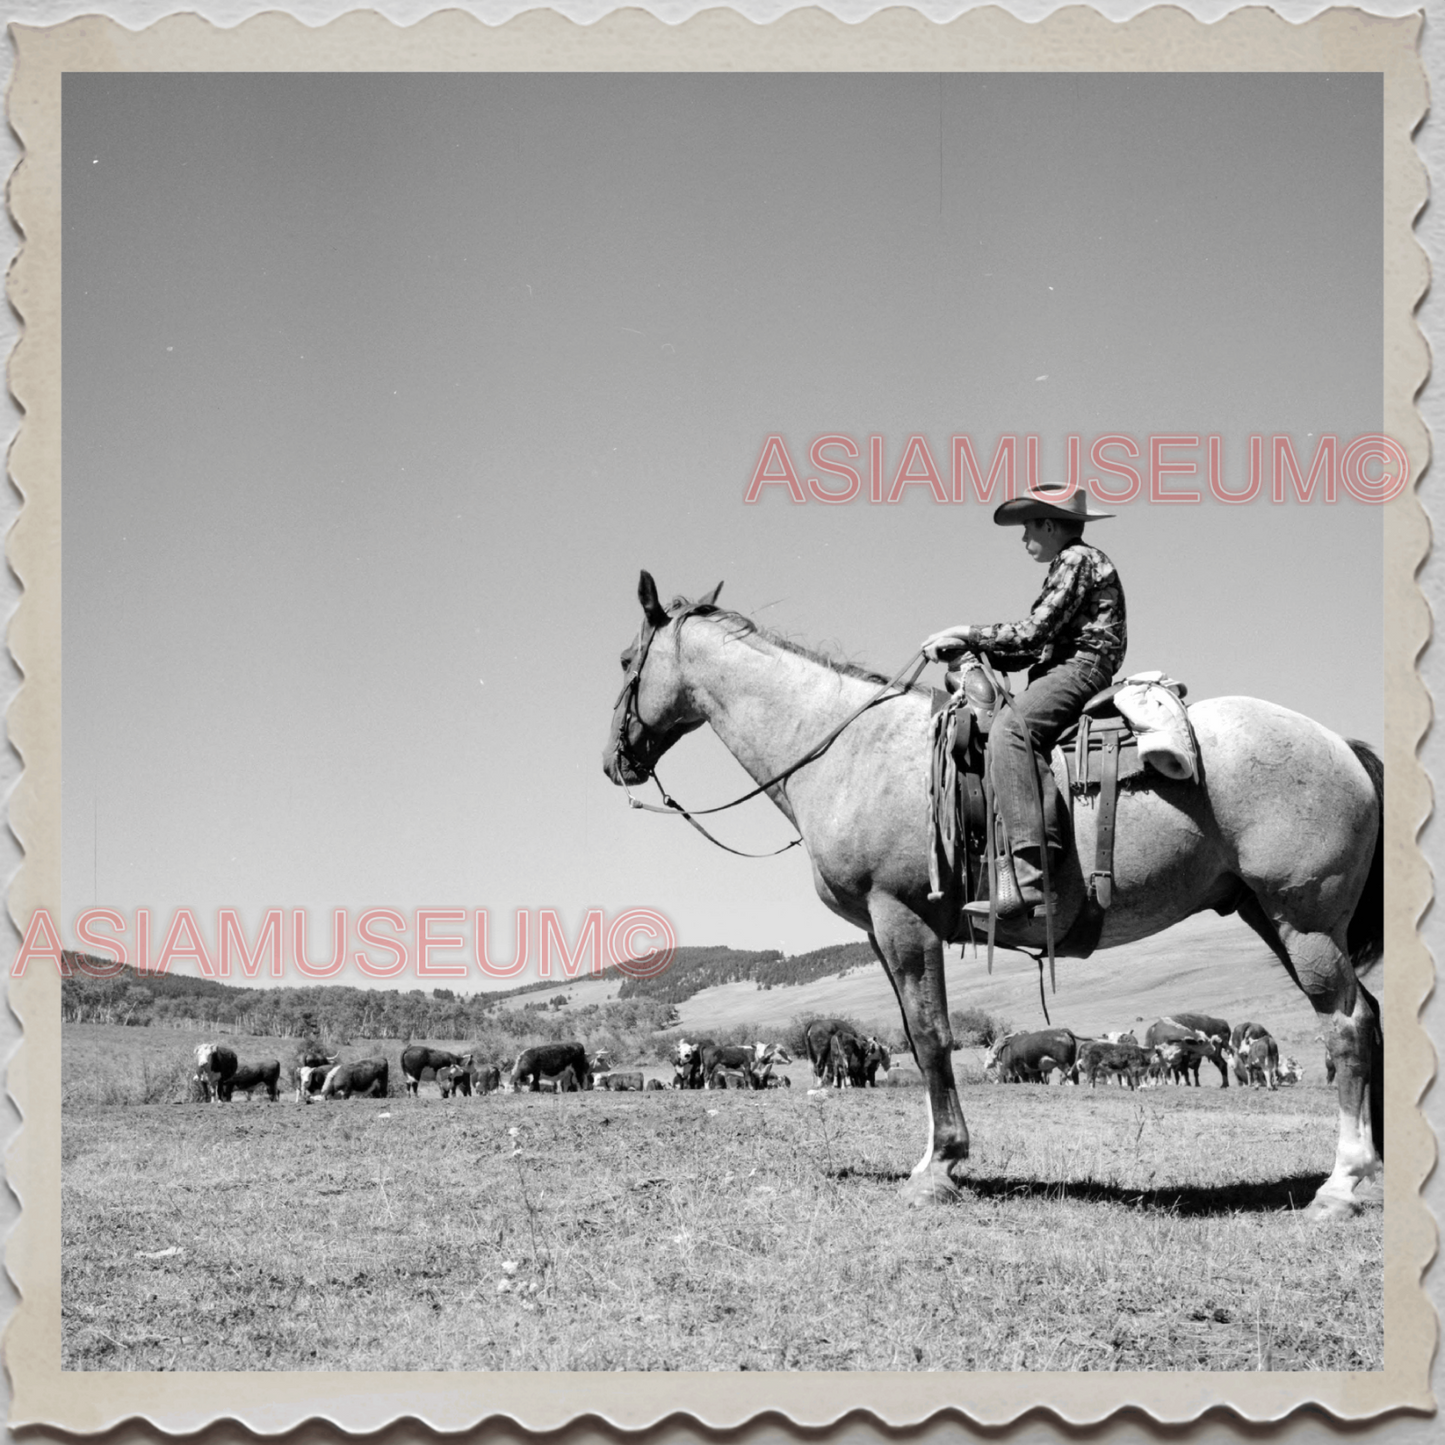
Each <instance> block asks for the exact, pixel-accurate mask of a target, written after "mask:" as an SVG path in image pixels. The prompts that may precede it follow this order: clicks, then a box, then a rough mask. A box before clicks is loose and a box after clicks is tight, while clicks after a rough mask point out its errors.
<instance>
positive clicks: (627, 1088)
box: [596, 1073, 643, 1094]
mask: <svg viewBox="0 0 1445 1445" xmlns="http://www.w3.org/2000/svg"><path fill="white" fill-rule="evenodd" d="M596 1082H597V1087H598V1088H599V1089H610V1090H611V1091H612V1092H613V1093H614V1094H640V1093H641V1092H642V1089H643V1079H642V1075H641V1074H640V1073H634V1074H617V1073H612V1074H604V1075H603V1076H602V1078H600V1079H598V1080H597V1081H596Z"/></svg>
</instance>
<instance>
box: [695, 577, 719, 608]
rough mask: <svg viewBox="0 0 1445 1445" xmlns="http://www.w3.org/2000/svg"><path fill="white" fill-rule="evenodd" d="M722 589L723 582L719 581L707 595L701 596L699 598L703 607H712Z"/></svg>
mask: <svg viewBox="0 0 1445 1445" xmlns="http://www.w3.org/2000/svg"><path fill="white" fill-rule="evenodd" d="M721 591H722V583H721V582H719V583H718V584H717V586H716V587H714V588H713V589H712V591H711V592H709V593H708V594H707V596H706V597H699V598H698V599H697V600H698V602H699V604H701V605H702V606H703V607H711V606H713V604H714V603H715V602H716V601H717V595H718V593H719V592H721Z"/></svg>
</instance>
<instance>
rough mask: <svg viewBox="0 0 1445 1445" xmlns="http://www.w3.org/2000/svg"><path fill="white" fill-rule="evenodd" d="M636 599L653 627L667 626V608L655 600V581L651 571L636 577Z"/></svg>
mask: <svg viewBox="0 0 1445 1445" xmlns="http://www.w3.org/2000/svg"><path fill="white" fill-rule="evenodd" d="M637 600H638V601H639V602H640V603H642V611H643V615H644V616H645V617H646V618H647V620H648V621H649V622H650V623H651V624H652V625H653V626H654V627H666V626H667V608H665V607H664V606H663V605H662V603H661V602H659V601H658V600H657V583H656V582H654V581H653V580H652V573H651V572H644V573H643V574H642V576H641V577H639V578H638V579H637Z"/></svg>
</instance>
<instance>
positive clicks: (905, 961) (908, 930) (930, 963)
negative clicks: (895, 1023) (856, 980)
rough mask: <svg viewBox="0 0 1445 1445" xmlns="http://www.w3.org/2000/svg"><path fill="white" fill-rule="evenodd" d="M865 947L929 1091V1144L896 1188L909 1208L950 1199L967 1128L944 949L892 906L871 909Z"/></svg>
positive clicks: (885, 902) (900, 907)
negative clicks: (894, 999)
mask: <svg viewBox="0 0 1445 1445" xmlns="http://www.w3.org/2000/svg"><path fill="white" fill-rule="evenodd" d="M870 913H871V915H872V919H873V932H872V933H870V934H869V935H868V941H869V942H870V943H871V944H872V945H873V951H874V953H876V954H877V955H878V960H879V962H880V963H882V965H883V968H884V970H885V972H886V973H887V974H888V979H889V982H890V983H891V984H892V985H893V991H894V993H895V994H896V995H897V996H898V1004H899V1009H900V1011H901V1012H902V1014H903V1027H904V1029H905V1030H906V1031H907V1034H908V1042H909V1044H910V1045H911V1047H912V1049H913V1057H914V1060H915V1061H916V1062H917V1064H918V1070H919V1072H920V1073H921V1074H922V1075H923V1078H924V1081H925V1082H926V1083H927V1085H928V1142H927V1144H926V1146H925V1147H924V1150H923V1157H922V1158H921V1159H920V1160H919V1161H918V1163H917V1164H916V1165H915V1166H914V1169H913V1173H912V1174H911V1175H910V1176H909V1179H908V1182H907V1183H906V1184H905V1185H904V1186H903V1197H904V1199H905V1200H906V1201H907V1202H908V1203H909V1204H911V1205H914V1206H919V1205H924V1204H941V1203H945V1202H947V1201H949V1200H953V1199H956V1198H957V1197H958V1194H959V1188H958V1180H959V1178H960V1177H961V1175H962V1174H963V1161H964V1160H965V1159H967V1158H968V1125H967V1124H965V1123H964V1120H963V1106H962V1105H961V1104H960V1103H959V1101H958V1086H957V1084H956V1083H955V1081H954V1077H953V1033H952V1030H951V1029H950V1028H949V1025H948V997H947V993H946V991H945V987H944V980H943V944H942V943H941V942H940V941H939V939H938V935H937V934H935V933H934V932H933V931H932V930H931V929H930V928H928V926H927V925H926V924H924V922H923V921H922V920H921V919H920V918H919V917H918V916H917V915H916V914H915V913H913V912H911V911H910V910H909V909H907V908H905V907H904V906H903V904H901V903H899V902H898V901H897V899H894V898H887V899H885V900H883V901H881V902H878V903H875V904H873V905H872V906H871V908H870Z"/></svg>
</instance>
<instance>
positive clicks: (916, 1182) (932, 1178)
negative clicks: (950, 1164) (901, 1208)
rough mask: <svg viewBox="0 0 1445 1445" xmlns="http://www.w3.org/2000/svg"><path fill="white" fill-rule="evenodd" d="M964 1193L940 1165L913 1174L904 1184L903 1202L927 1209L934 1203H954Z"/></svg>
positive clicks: (911, 1207)
mask: <svg viewBox="0 0 1445 1445" xmlns="http://www.w3.org/2000/svg"><path fill="white" fill-rule="evenodd" d="M962 1193H963V1191H962V1190H961V1189H960V1188H959V1187H958V1185H957V1184H955V1183H954V1182H953V1180H952V1179H950V1178H949V1177H948V1175H947V1174H946V1173H945V1172H944V1170H943V1169H942V1167H939V1168H937V1169H929V1170H926V1171H925V1172H924V1173H922V1174H915V1175H913V1176H912V1178H910V1179H909V1180H908V1182H907V1183H906V1184H904V1186H903V1202H904V1203H905V1204H906V1205H907V1206H908V1207H909V1208H910V1209H926V1208H928V1207H929V1206H930V1205H934V1204H952V1203H953V1202H954V1201H955V1200H956V1199H957V1198H958V1197H959V1196H960V1195H961V1194H962Z"/></svg>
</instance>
